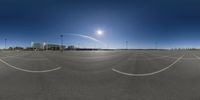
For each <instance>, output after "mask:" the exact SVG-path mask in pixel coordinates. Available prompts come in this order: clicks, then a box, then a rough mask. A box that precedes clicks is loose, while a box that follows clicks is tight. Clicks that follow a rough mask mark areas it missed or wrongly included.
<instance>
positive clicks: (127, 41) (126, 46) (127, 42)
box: [126, 41, 128, 50]
mask: <svg viewBox="0 0 200 100" xmlns="http://www.w3.org/2000/svg"><path fill="white" fill-rule="evenodd" d="M126 50H128V41H126Z"/></svg>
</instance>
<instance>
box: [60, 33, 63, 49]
mask: <svg viewBox="0 0 200 100" xmlns="http://www.w3.org/2000/svg"><path fill="white" fill-rule="evenodd" d="M60 42H61V43H60V50H61V52H63V35H60Z"/></svg>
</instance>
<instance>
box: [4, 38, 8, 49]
mask: <svg viewBox="0 0 200 100" xmlns="http://www.w3.org/2000/svg"><path fill="white" fill-rule="evenodd" d="M4 40H5V49H6V48H7V47H6V43H7V38H5V39H4Z"/></svg>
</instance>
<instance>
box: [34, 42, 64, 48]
mask: <svg viewBox="0 0 200 100" xmlns="http://www.w3.org/2000/svg"><path fill="white" fill-rule="evenodd" d="M31 47H32V48H33V49H34V50H61V49H64V48H65V46H64V45H62V46H61V45H58V44H48V43H36V42H32V43H31Z"/></svg>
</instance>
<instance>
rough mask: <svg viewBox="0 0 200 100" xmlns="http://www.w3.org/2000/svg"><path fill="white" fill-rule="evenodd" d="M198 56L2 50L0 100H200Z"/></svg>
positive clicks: (191, 53)
mask: <svg viewBox="0 0 200 100" xmlns="http://www.w3.org/2000/svg"><path fill="white" fill-rule="evenodd" d="M199 93H200V51H186V50H185V51H170V50H162V51H161V50H124V51H123V50H121V51H120V50H116V51H64V52H60V51H0V99H1V100H199V99H200V95H199Z"/></svg>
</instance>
